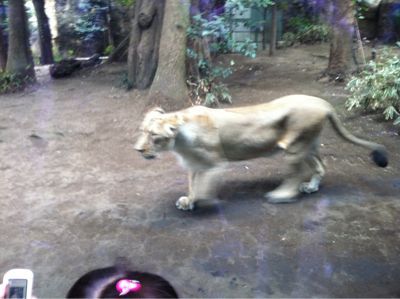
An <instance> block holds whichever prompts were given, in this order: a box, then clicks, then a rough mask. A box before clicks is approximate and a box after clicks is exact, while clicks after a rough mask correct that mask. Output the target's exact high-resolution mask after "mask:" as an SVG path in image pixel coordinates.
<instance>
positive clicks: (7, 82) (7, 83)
mask: <svg viewBox="0 0 400 299" xmlns="http://www.w3.org/2000/svg"><path fill="white" fill-rule="evenodd" d="M30 82H32V80H31V79H29V78H28V77H26V78H21V77H20V76H19V75H16V74H11V73H8V72H0V94H2V93H8V92H15V91H18V90H21V89H23V88H24V87H25V86H26V85H27V84H29V83H30Z"/></svg>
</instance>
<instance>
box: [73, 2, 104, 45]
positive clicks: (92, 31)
mask: <svg viewBox="0 0 400 299" xmlns="http://www.w3.org/2000/svg"><path fill="white" fill-rule="evenodd" d="M79 9H80V11H81V12H82V14H81V15H80V17H79V18H78V19H76V21H75V22H74V23H73V24H72V26H73V28H74V30H75V32H76V33H77V34H78V35H79V36H81V37H82V38H84V39H86V40H91V39H93V38H94V36H95V35H96V34H98V33H101V32H103V31H105V30H106V26H105V23H104V17H103V12H104V11H105V10H107V9H108V6H107V3H106V2H105V1H104V0H86V1H82V2H80V3H79Z"/></svg>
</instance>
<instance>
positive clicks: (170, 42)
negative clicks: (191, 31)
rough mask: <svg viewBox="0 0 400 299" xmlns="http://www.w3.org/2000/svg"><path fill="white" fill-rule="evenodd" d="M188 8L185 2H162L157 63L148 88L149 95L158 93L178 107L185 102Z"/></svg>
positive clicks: (182, 0) (188, 3) (183, 0)
mask: <svg viewBox="0 0 400 299" xmlns="http://www.w3.org/2000/svg"><path fill="white" fill-rule="evenodd" d="M189 7H190V1H189V0H167V1H166V4H165V12H164V22H163V27H162V33H161V41H160V51H159V64H158V68H157V72H156V75H155V78H154V81H153V84H152V86H151V89H150V95H155V96H157V95H159V94H161V95H162V96H164V97H166V98H169V99H170V101H172V102H173V103H172V102H171V104H172V106H178V107H179V106H183V105H184V104H185V103H186V101H187V100H188V90H187V86H186V70H185V61H186V29H187V27H188V25H189ZM185 100H186V101H185Z"/></svg>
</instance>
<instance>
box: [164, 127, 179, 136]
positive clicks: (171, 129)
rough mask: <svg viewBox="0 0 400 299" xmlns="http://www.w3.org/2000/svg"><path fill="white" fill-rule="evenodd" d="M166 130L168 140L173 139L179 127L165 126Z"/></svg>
mask: <svg viewBox="0 0 400 299" xmlns="http://www.w3.org/2000/svg"><path fill="white" fill-rule="evenodd" d="M164 129H165V133H166V134H167V137H168V138H173V137H175V136H176V134H177V133H178V127H177V126H174V125H172V124H165V126H164Z"/></svg>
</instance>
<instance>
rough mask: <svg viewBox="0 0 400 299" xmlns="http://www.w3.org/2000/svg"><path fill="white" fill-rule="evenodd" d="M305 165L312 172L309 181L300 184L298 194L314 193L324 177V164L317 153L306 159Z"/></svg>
mask: <svg viewBox="0 0 400 299" xmlns="http://www.w3.org/2000/svg"><path fill="white" fill-rule="evenodd" d="M306 163H307V164H308V166H309V167H310V168H311V170H312V171H313V174H312V176H311V179H310V181H308V182H304V183H302V184H300V187H299V188H300V192H303V193H314V192H317V191H318V190H319V184H320V182H321V180H322V178H323V177H324V175H325V168H324V164H323V162H322V160H321V158H320V156H319V154H318V153H313V154H312V155H311V156H310V157H309V158H307V160H306Z"/></svg>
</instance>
